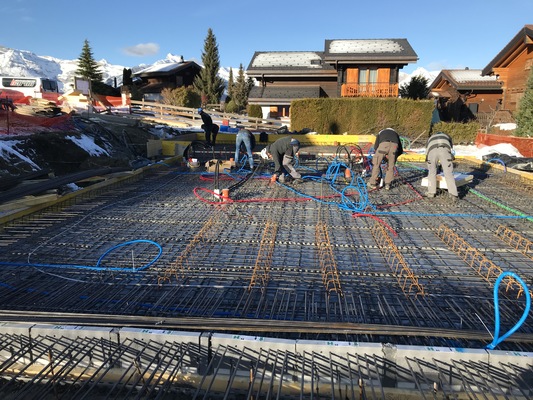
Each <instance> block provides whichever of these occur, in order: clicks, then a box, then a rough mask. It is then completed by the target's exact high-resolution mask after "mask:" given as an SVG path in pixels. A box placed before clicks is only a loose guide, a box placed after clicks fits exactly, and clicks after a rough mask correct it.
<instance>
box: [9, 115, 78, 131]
mask: <svg viewBox="0 0 533 400" xmlns="http://www.w3.org/2000/svg"><path fill="white" fill-rule="evenodd" d="M71 118H72V116H71V115H69V114H65V115H59V116H56V117H44V116H38V115H24V114H18V113H17V112H16V111H5V110H1V111H0V134H7V133H11V134H16V133H19V132H20V133H27V132H29V131H31V130H32V129H35V128H38V127H40V128H54V127H55V128H65V127H67V126H69V125H70V124H71Z"/></svg>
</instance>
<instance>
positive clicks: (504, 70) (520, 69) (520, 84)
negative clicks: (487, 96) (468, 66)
mask: <svg viewBox="0 0 533 400" xmlns="http://www.w3.org/2000/svg"><path fill="white" fill-rule="evenodd" d="M532 70H533V25H525V26H524V27H523V28H522V29H521V30H520V31H519V32H518V33H517V34H516V35H515V37H514V38H513V39H512V40H511V41H510V42H509V43H508V44H507V46H505V47H504V48H503V49H502V50H501V51H500V53H498V54H497V55H496V57H494V59H493V60H492V61H491V62H490V63H489V64H488V65H487V66H486V67H485V68H484V69H483V71H482V74H483V75H487V76H494V77H497V78H498V80H499V81H500V82H501V86H502V90H503V96H502V105H501V108H502V110H506V111H508V112H510V113H511V114H513V113H515V111H517V110H518V107H519V105H520V99H521V98H522V96H523V95H524V92H525V90H526V84H527V80H528V78H529V75H530V74H531V73H532V72H531V71H532Z"/></svg>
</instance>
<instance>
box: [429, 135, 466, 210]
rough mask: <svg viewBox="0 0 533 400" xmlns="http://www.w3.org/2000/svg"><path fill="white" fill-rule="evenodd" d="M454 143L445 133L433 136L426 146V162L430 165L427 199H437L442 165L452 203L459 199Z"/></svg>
mask: <svg viewBox="0 0 533 400" xmlns="http://www.w3.org/2000/svg"><path fill="white" fill-rule="evenodd" d="M452 150H453V141H452V138H451V137H450V136H449V135H447V134H446V133H444V132H437V133H435V134H433V135H431V136H430V137H429V139H428V141H427V144H426V161H427V163H428V191H427V197H435V195H436V194H437V168H438V165H439V163H440V165H441V166H442V172H443V174H444V179H445V181H446V187H447V188H448V193H449V194H450V196H451V197H452V201H456V200H457V199H458V198H459V195H458V192H457V185H456V183H455V177H454V175H453V162H452V161H453V159H454V157H453V154H452Z"/></svg>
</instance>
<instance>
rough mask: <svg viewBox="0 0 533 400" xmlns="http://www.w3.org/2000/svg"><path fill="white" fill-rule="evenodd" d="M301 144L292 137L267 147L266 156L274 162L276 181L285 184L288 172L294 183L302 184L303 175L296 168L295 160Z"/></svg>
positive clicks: (284, 138)
mask: <svg viewBox="0 0 533 400" xmlns="http://www.w3.org/2000/svg"><path fill="white" fill-rule="evenodd" d="M299 150H300V142H299V141H298V140H297V139H293V138H291V137H290V136H286V137H282V138H281V139H278V140H276V141H275V142H274V143H272V144H269V145H268V146H267V147H266V154H267V155H268V156H269V158H272V160H274V174H273V175H272V176H273V178H274V177H275V178H274V179H277V180H279V181H280V182H281V183H285V181H286V178H285V173H286V172H288V173H289V174H290V176H291V177H292V178H293V179H294V182H296V183H299V182H302V175H300V173H299V172H298V171H296V169H295V168H294V161H295V160H294V158H295V157H297V156H298V151H299Z"/></svg>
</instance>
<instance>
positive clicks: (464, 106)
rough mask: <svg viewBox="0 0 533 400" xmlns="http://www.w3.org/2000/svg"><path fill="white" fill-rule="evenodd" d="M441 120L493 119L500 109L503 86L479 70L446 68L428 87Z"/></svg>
mask: <svg viewBox="0 0 533 400" xmlns="http://www.w3.org/2000/svg"><path fill="white" fill-rule="evenodd" d="M429 91H430V95H431V96H432V97H433V98H435V100H436V105H437V108H438V110H439V115H440V119H441V120H442V121H456V122H466V121H469V120H472V119H477V118H478V117H479V118H480V119H481V120H485V119H490V118H489V117H487V118H485V116H488V115H491V114H493V113H494V112H495V111H496V110H498V109H499V107H500V104H501V101H502V85H501V82H500V81H499V80H498V79H497V78H496V77H495V76H483V75H482V74H481V70H480V69H468V68H466V69H445V70H442V71H441V72H440V73H439V75H438V76H437V77H436V78H435V79H434V80H433V82H432V83H431V84H430V86H429Z"/></svg>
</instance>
